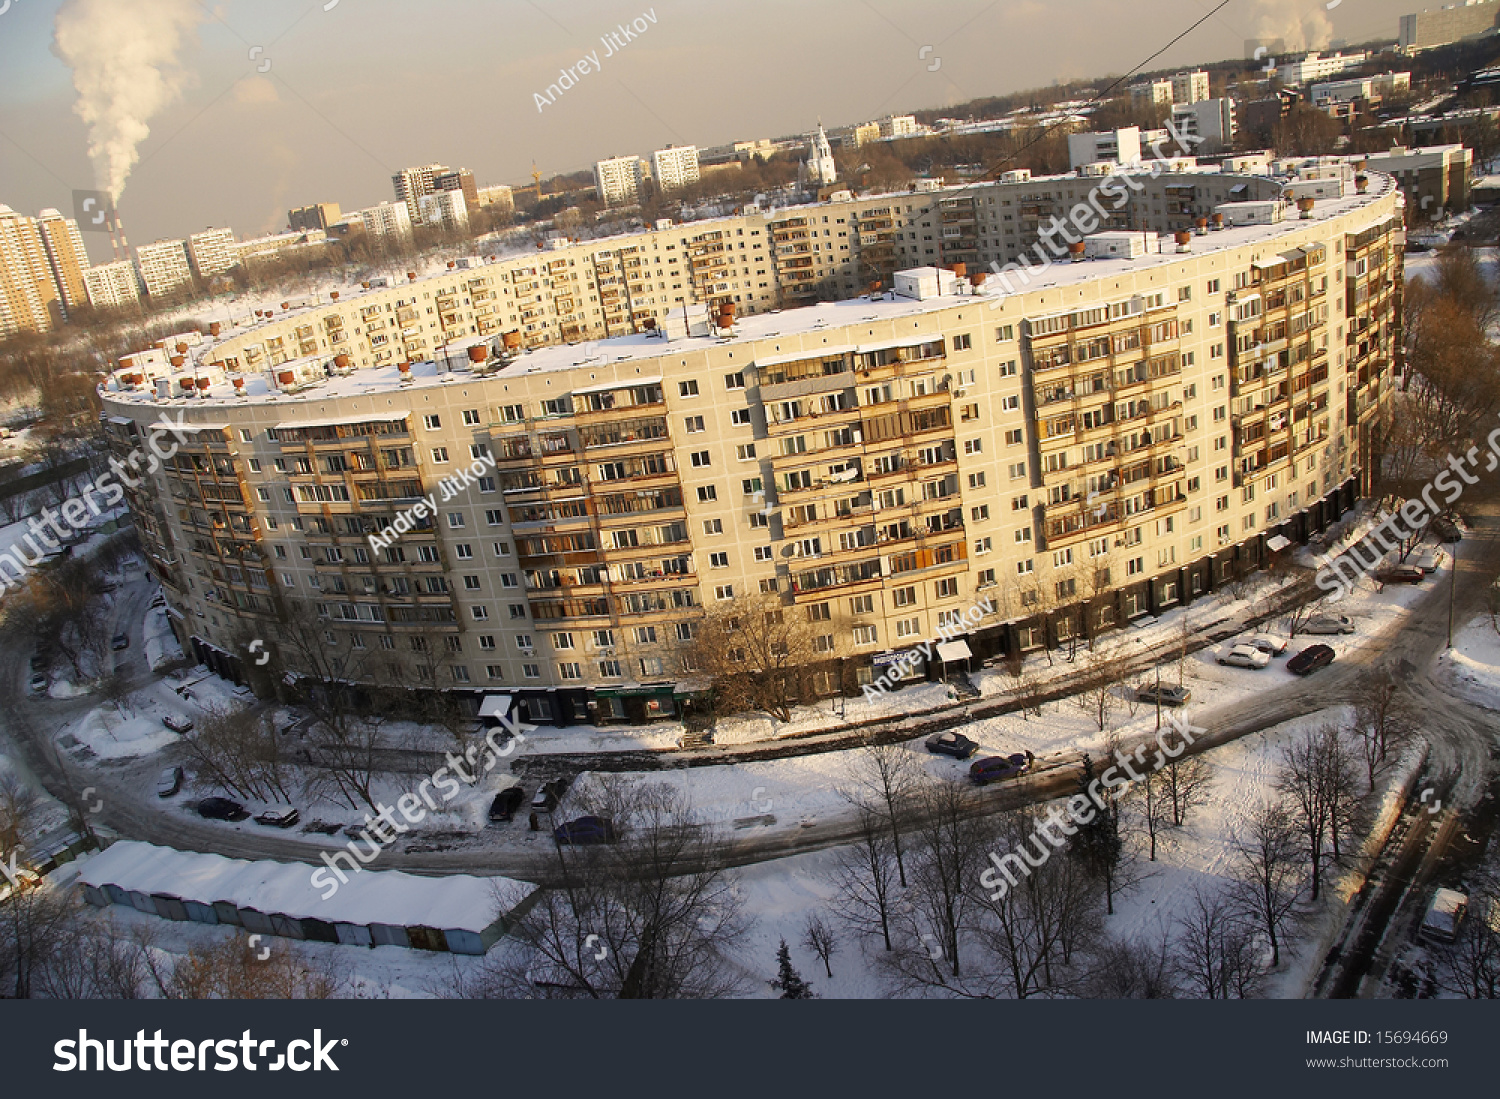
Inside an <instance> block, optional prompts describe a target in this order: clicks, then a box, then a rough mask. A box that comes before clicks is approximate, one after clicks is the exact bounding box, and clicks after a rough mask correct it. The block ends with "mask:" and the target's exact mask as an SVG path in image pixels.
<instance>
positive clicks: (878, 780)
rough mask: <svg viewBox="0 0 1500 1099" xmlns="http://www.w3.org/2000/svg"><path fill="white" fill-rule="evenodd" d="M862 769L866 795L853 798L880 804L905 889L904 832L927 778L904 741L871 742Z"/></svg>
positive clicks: (864, 750) (864, 751)
mask: <svg viewBox="0 0 1500 1099" xmlns="http://www.w3.org/2000/svg"><path fill="white" fill-rule="evenodd" d="M860 754H861V756H862V764H861V766H860V769H859V771H858V772H857V773H858V775H859V780H860V786H861V787H862V789H863V793H862V794H858V795H854V796H853V797H852V798H851V800H854V801H856V802H857V803H860V804H863V803H865V802H866V801H868V803H869V804H872V805H875V806H878V807H879V811H880V813H881V814H882V815H883V816H884V818H885V824H886V827H887V828H889V829H890V832H891V849H892V850H893V851H894V852H895V855H896V873H897V876H898V878H899V880H900V882H901V888H903V889H905V888H906V857H905V853H904V852H903V851H902V848H901V834H902V831H903V829H904V826H905V823H906V820H907V818H908V817H909V816H910V815H911V812H912V798H913V793H914V791H915V789H916V786H917V784H918V782H920V781H921V779H922V778H923V775H924V772H923V771H922V767H921V764H920V763H918V762H917V756H916V754H915V753H914V752H912V751H911V750H910V749H909V748H907V746H906V745H904V744H868V745H866V746H865V747H864V748H863V749H862V751H861V753H860Z"/></svg>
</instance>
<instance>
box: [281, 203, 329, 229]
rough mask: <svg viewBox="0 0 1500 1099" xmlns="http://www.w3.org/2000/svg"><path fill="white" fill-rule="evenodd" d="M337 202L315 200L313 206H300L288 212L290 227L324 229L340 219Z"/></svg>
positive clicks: (287, 219)
mask: <svg viewBox="0 0 1500 1099" xmlns="http://www.w3.org/2000/svg"><path fill="white" fill-rule="evenodd" d="M340 217H341V215H340V213H339V204H338V203H337V202H315V203H313V204H312V205H311V206H299V207H297V208H296V209H295V210H288V211H287V212H286V223H287V227H288V228H290V229H322V230H324V231H325V232H326V231H327V230H328V227H329V226H330V225H333V224H334V223H335V222H337V221H339V220H340Z"/></svg>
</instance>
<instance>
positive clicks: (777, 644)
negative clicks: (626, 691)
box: [691, 592, 817, 721]
mask: <svg viewBox="0 0 1500 1099" xmlns="http://www.w3.org/2000/svg"><path fill="white" fill-rule="evenodd" d="M787 610H788V608H786V607H784V606H783V605H782V602H781V597H780V596H778V595H776V594H775V593H772V592H756V593H746V594H741V595H737V596H735V597H734V598H733V599H728V600H724V601H722V602H719V603H715V604H714V605H713V606H712V607H710V608H709V609H708V612H707V613H706V614H705V615H704V617H703V618H702V620H701V621H700V622H699V624H698V632H697V634H696V635H695V636H694V639H693V646H692V650H691V659H692V662H693V665H694V667H696V668H698V669H699V670H700V671H701V673H702V674H704V675H706V676H708V678H709V679H710V680H711V681H712V682H713V691H714V705H715V708H716V709H717V710H718V712H720V713H745V712H750V711H757V712H760V713H765V714H767V715H769V716H770V717H772V718H774V719H776V720H777V721H790V720H791V717H792V709H791V708H792V702H791V701H789V700H792V699H795V698H796V697H797V696H798V694H799V691H800V688H801V680H802V677H803V676H804V675H805V674H806V672H807V670H808V669H809V668H810V667H811V666H812V665H813V664H814V663H816V661H817V657H816V654H815V653H814V652H813V643H812V631H811V629H810V628H809V627H808V623H807V621H806V620H805V619H804V618H802V617H801V616H800V615H797V614H788V613H787Z"/></svg>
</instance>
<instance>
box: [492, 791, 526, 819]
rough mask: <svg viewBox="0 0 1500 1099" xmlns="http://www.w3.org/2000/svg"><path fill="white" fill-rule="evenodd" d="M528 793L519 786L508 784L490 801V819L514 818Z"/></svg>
mask: <svg viewBox="0 0 1500 1099" xmlns="http://www.w3.org/2000/svg"><path fill="white" fill-rule="evenodd" d="M525 797H526V795H525V794H524V793H523V792H522V791H521V788H520V787H519V786H507V787H506V788H505V789H504V790H501V791H500V792H499V793H498V794H496V795H495V800H494V801H492V802H490V820H513V819H515V815H516V810H517V809H519V808H521V802H522V801H523V800H525Z"/></svg>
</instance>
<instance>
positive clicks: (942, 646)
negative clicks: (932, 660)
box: [937, 641, 974, 664]
mask: <svg viewBox="0 0 1500 1099" xmlns="http://www.w3.org/2000/svg"><path fill="white" fill-rule="evenodd" d="M937 654H938V659H939V660H941V661H943V663H945V664H948V663H952V662H953V661H955V660H968V659H969V657H971V656H973V655H974V654H973V653H971V652H970V651H969V643H968V642H967V641H939V642H938V647H937Z"/></svg>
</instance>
